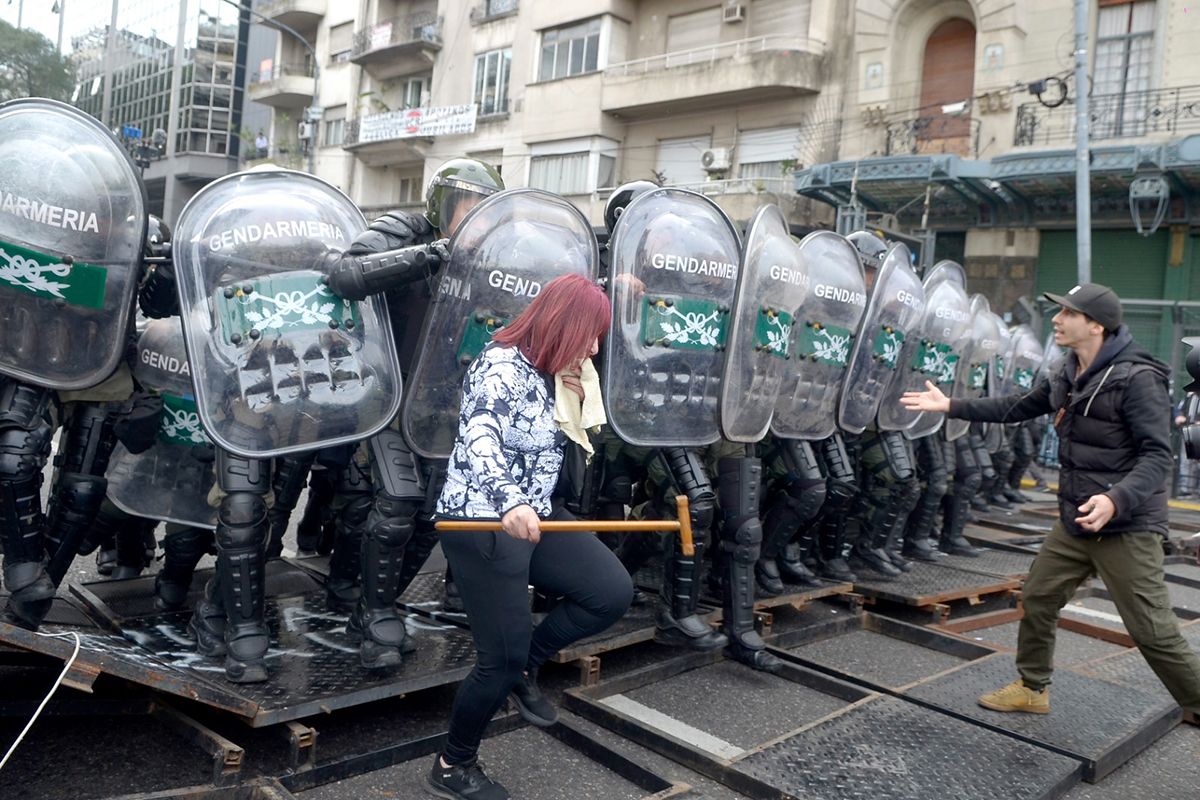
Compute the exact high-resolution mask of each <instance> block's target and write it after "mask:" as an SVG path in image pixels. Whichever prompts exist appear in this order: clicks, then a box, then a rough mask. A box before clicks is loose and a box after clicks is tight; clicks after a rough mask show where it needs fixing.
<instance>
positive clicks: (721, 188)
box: [669, 176, 796, 195]
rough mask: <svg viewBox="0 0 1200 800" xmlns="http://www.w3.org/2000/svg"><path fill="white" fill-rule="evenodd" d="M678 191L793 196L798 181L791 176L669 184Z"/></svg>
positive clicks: (710, 193) (709, 193)
mask: <svg viewBox="0 0 1200 800" xmlns="http://www.w3.org/2000/svg"><path fill="white" fill-rule="evenodd" d="M669 185H671V186H674V187H675V188H677V189H690V190H691V191H693V192H699V193H700V194H708V195H713V194H756V193H758V192H777V193H783V194H793V193H794V192H795V191H796V179H795V178H792V177H790V176H780V177H774V178H726V179H723V180H715V181H698V182H689V183H671V184H669Z"/></svg>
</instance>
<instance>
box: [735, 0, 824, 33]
mask: <svg viewBox="0 0 1200 800" xmlns="http://www.w3.org/2000/svg"><path fill="white" fill-rule="evenodd" d="M810 11H811V5H810V3H809V2H808V0H754V2H752V3H751V4H750V20H749V22H750V38H752V39H753V38H754V37H756V36H808V21H809V13H810Z"/></svg>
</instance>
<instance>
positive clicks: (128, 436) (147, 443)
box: [113, 393, 163, 455]
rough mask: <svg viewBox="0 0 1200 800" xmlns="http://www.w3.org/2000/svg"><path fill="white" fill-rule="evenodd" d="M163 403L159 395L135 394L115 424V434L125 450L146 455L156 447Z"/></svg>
mask: <svg viewBox="0 0 1200 800" xmlns="http://www.w3.org/2000/svg"><path fill="white" fill-rule="evenodd" d="M162 410H163V401H162V398H161V397H159V396H158V395H153V394H141V393H138V394H135V395H134V396H133V399H132V401H131V403H130V406H129V409H128V410H122V411H121V413H120V415H119V416H118V417H117V421H116V422H115V423H114V424H113V432H114V433H115V434H116V435H117V439H118V440H119V441H120V442H121V444H123V445H125V449H126V450H128V451H129V452H131V453H133V454H135V455H136V454H137V453H144V452H146V451H147V450H149V449H150V448H151V447H153V446H154V442H155V440H156V439H157V438H158V428H159V424H160V422H161V418H162Z"/></svg>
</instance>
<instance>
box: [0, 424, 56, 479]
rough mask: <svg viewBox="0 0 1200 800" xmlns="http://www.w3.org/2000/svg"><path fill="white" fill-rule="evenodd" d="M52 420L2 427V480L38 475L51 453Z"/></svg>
mask: <svg viewBox="0 0 1200 800" xmlns="http://www.w3.org/2000/svg"><path fill="white" fill-rule="evenodd" d="M51 435H52V431H51V430H50V423H48V422H46V421H45V420H40V421H39V423H38V424H37V425H36V427H34V428H32V429H29V430H27V429H25V428H0V484H3V483H21V482H24V481H28V480H30V479H36V478H39V477H40V476H41V474H42V467H43V466H44V465H45V463H46V458H47V457H48V456H49V454H50V439H51Z"/></svg>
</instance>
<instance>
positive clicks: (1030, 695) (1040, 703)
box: [979, 678, 1050, 714]
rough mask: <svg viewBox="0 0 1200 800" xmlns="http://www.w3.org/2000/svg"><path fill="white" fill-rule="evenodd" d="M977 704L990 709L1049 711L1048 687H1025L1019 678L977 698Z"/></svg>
mask: <svg viewBox="0 0 1200 800" xmlns="http://www.w3.org/2000/svg"><path fill="white" fill-rule="evenodd" d="M979 705H981V706H983V707H984V708H990V709H991V710H992V711H1025V712H1027V713H1029V714H1049V713H1050V689H1048V688H1046V689H1042V690H1041V691H1040V692H1037V691H1034V690H1033V689H1030V688H1029V687H1027V686H1026V685H1025V684H1024V683H1023V682H1022V681H1021V679H1020V678H1017V679H1016V680H1015V681H1013V682H1012V683H1010V684H1009V685H1008V686H1005V687H1004V688H1003V689H997V690H996V691H994V692H989V693H987V694H985V695H983V696H982V697H980V698H979Z"/></svg>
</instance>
